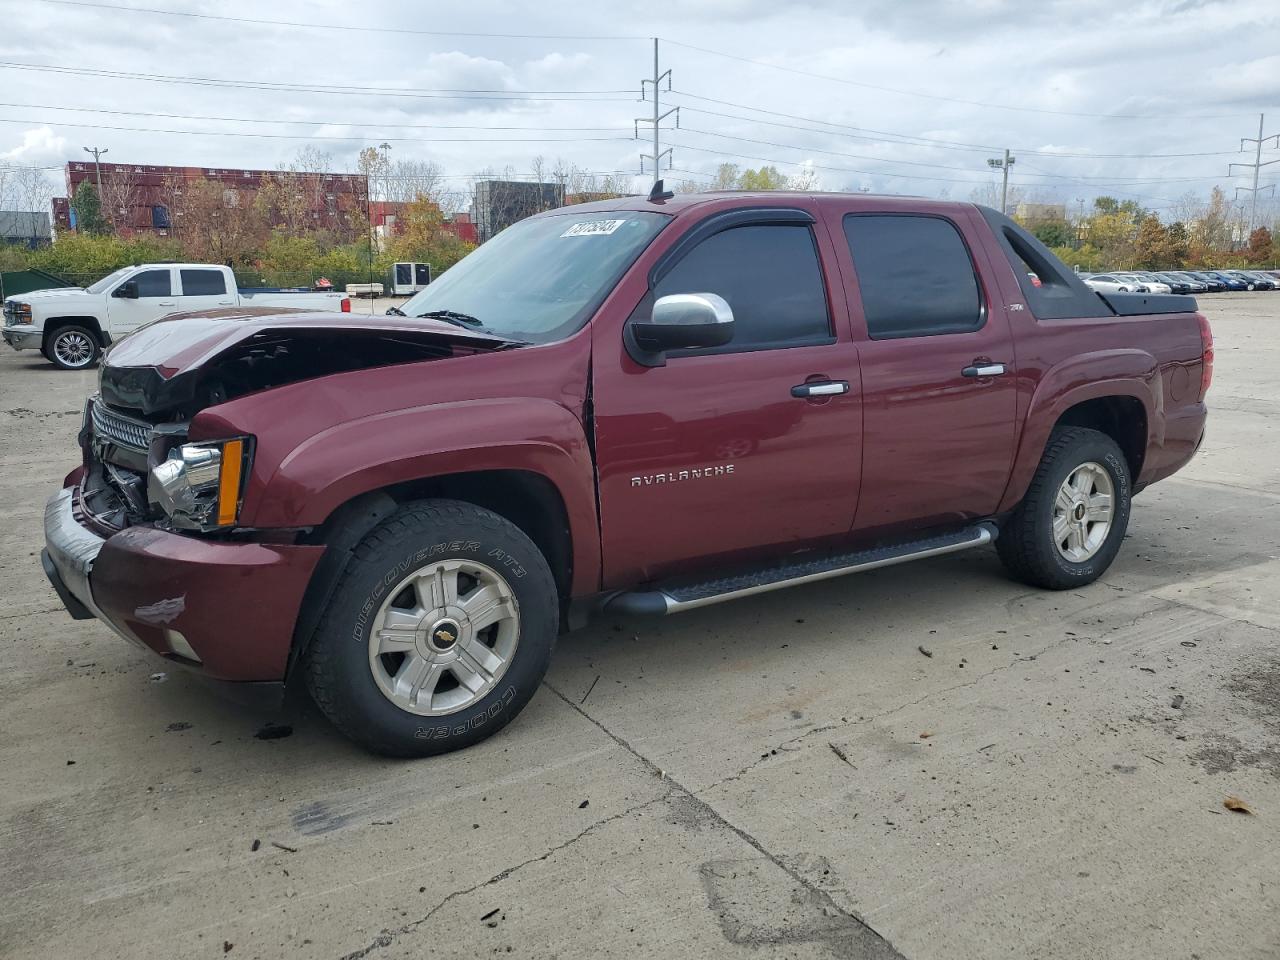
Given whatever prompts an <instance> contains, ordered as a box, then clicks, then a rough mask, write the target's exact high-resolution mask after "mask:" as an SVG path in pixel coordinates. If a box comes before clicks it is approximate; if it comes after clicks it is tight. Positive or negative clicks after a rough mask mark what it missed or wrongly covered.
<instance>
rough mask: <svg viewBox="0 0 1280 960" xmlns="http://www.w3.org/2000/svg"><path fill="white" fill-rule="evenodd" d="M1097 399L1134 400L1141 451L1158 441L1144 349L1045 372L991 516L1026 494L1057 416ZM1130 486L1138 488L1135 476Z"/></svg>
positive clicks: (1156, 388)
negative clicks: (1142, 434)
mask: <svg viewBox="0 0 1280 960" xmlns="http://www.w3.org/2000/svg"><path fill="white" fill-rule="evenodd" d="M1103 397H1129V398H1132V399H1135V400H1137V401H1138V402H1139V403H1141V404H1142V408H1143V411H1144V412H1145V414H1146V418H1147V441H1146V448H1147V449H1148V450H1150V449H1151V446H1152V444H1153V443H1154V444H1160V443H1162V442H1163V439H1164V387H1163V382H1162V380H1161V378H1160V365H1159V363H1158V361H1157V360H1156V358H1155V357H1154V356H1152V355H1151V354H1150V353H1147V352H1146V351H1145V350H1134V349H1116V350H1099V351H1094V352H1091V353H1086V354H1082V355H1079V356H1075V357H1072V358H1071V359H1069V360H1066V361H1064V362H1062V363H1060V364H1058V365H1057V366H1055V367H1051V368H1050V369H1049V370H1047V371H1045V374H1044V376H1043V377H1041V378H1040V381H1039V383H1038V384H1037V385H1036V388H1035V392H1034V393H1032V395H1031V402H1030V404H1029V405H1028V408H1027V413H1026V416H1025V417H1024V418H1023V424H1022V432H1021V436H1020V437H1019V441H1018V450H1017V453H1016V454H1015V456H1014V461H1013V470H1012V471H1011V473H1010V475H1009V483H1008V485H1007V486H1006V487H1005V492H1004V496H1003V497H1002V498H1001V501H1000V506H999V508H998V511H997V512H999V513H1007V512H1008V511H1010V510H1012V509H1013V508H1014V507H1016V506H1017V505H1018V503H1019V502H1020V501H1021V500H1022V498H1023V496H1025V495H1026V492H1027V488H1028V487H1029V486H1030V485H1031V479H1032V477H1034V476H1035V472H1036V468H1037V467H1039V465H1040V458H1041V456H1043V454H1044V450H1045V447H1046V446H1047V445H1048V443H1049V435H1050V434H1051V433H1052V432H1053V428H1054V425H1055V424H1057V422H1058V420H1059V419H1060V418H1061V417H1062V415H1063V414H1064V413H1066V412H1067V411H1068V410H1069V409H1071V408H1072V407H1074V406H1075V405H1076V404H1079V403H1084V402H1085V401H1087V400H1097V399H1100V398H1103ZM1133 481H1134V483H1135V485H1136V484H1138V478H1137V477H1134V478H1133Z"/></svg>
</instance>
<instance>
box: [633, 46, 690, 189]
mask: <svg viewBox="0 0 1280 960" xmlns="http://www.w3.org/2000/svg"><path fill="white" fill-rule="evenodd" d="M663 80H666V81H667V92H670V91H671V71H670V70H661V71H660V68H659V65H658V38H657V37H654V38H653V77H652V78H650V79H645V80H641V81H640V99H641V100H647V99H648V97H646V96H645V94H646V92H647V91H648V89H649V88H648V87H647V86H646V84H652V85H653V116H652V117H636V122H635V128H636V139H637V140H639V139H640V124H642V123H651V124H653V153H642V154H640V172H641V173H644V162H645V160H650V161H652V163H653V179H654V181H655V182H656V181H658V180H660V179H661V178H662V158H663V157H666V158H667V168H668V169H670V167H671V148H670V147H667V149H665V150H663V149H662V141H661V130H662V121H663V120H665V119H666V118H667V117H669V116H671V115H672V114H673V113H674V114H675V115H676V126H677V127H678V126H680V108H679V107H672V108H671V109H669V110H667V111H666V113H663V112H662V108H661V105H660V104H659V99H660V97H659V93H660V88H661V85H662V81H663Z"/></svg>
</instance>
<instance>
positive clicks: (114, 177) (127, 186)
mask: <svg viewBox="0 0 1280 960" xmlns="http://www.w3.org/2000/svg"><path fill="white" fill-rule="evenodd" d="M101 200H102V216H103V218H104V219H106V221H107V222H108V223H110V224H111V229H112V232H114V233H116V234H117V235H118V234H120V233H124V232H127V231H129V229H130V228H131V227H132V226H133V214H134V209H135V208H136V207H138V206H139V204H140V203H141V202H142V183H141V180H140V179H139V177H138V175H137V174H136V173H134V171H132V170H130V169H129V168H128V167H123V166H115V167H113V168H111V169H110V170H107V171H106V172H104V173H103V175H102V197H101Z"/></svg>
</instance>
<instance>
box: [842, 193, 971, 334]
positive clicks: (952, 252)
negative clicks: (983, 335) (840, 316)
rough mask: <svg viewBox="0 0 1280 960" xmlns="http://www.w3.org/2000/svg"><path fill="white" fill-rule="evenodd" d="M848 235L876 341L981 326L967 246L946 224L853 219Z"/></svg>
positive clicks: (846, 222) (934, 220)
mask: <svg viewBox="0 0 1280 960" xmlns="http://www.w3.org/2000/svg"><path fill="white" fill-rule="evenodd" d="M844 235H845V239H846V240H848V242H849V252H850V254H852V256H853V266H854V268H855V269H856V270H857V271H858V287H859V289H861V291H862V309H863V312H864V313H865V314H866V318H867V331H868V332H869V333H870V334H871V338H872V339H873V340H884V339H889V338H891V337H925V336H932V335H935V334H940V333H960V332H963V331H967V330H977V329H978V328H979V327H981V326H982V306H981V302H980V300H979V297H978V281H977V278H975V277H974V275H973V263H972V262H971V261H970V260H969V251H968V248H967V247H965V245H964V241H963V240H961V239H960V233H959V231H957V230H956V228H955V227H953V226H952V225H951V224H950V223H948V222H947V221H946V220H940V219H938V218H937V217H909V216H908V217H896V216H848V217H845V218H844Z"/></svg>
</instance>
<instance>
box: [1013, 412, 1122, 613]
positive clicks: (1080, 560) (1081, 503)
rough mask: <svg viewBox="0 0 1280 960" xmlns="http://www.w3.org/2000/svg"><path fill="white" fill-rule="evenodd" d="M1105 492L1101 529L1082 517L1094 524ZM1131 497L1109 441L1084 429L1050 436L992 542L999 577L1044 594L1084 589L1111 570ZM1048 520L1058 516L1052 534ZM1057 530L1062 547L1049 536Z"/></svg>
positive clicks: (1061, 429) (1052, 522) (1118, 457)
mask: <svg viewBox="0 0 1280 960" xmlns="http://www.w3.org/2000/svg"><path fill="white" fill-rule="evenodd" d="M1071 478H1074V479H1075V481H1076V486H1075V487H1074V488H1073V489H1072V491H1071V492H1068V491H1067V490H1065V489H1064V485H1065V484H1066V483H1067V481H1068V479H1071ZM1108 485H1109V487H1110V507H1111V510H1110V517H1109V520H1108V525H1107V526H1106V527H1105V528H1104V527H1102V526H1100V525H1099V522H1098V521H1096V520H1091V519H1090V511H1095V512H1096V515H1097V516H1098V517H1101V510H1100V505H1101V501H1100V500H1097V499H1096V497H1098V496H1099V495H1101V494H1104V493H1106V490H1107V487H1108ZM1132 491H1133V483H1132V481H1131V479H1130V476H1129V465H1128V462H1127V461H1126V460H1125V457H1124V454H1123V453H1122V452H1121V450H1120V448H1119V446H1117V445H1116V442H1115V441H1114V440H1112V439H1111V438H1110V437H1108V436H1107V435H1106V434H1105V433H1100V432H1098V431H1097V430H1090V429H1087V428H1085V427H1059V428H1058V429H1056V430H1054V431H1053V433H1052V434H1051V435H1050V437H1049V442H1048V444H1047V445H1046V446H1045V451H1044V455H1043V456H1042V457H1041V458H1040V465H1039V466H1038V467H1037V468H1036V472H1035V476H1034V477H1032V480H1031V485H1030V486H1029V487H1028V488H1027V493H1026V496H1025V497H1023V499H1022V502H1021V503H1020V504H1019V505H1018V507H1017V509H1016V510H1014V512H1013V515H1012V516H1011V517H1010V518H1009V519H1008V520H1007V521H1006V522H1005V524H1004V526H1003V527H1002V528H1001V530H1000V536H999V538H998V539H997V540H996V549H997V552H998V553H999V554H1000V559H1001V560H1002V561H1003V562H1004V566H1005V569H1006V570H1007V571H1008V572H1009V574H1010V575H1011V576H1013V577H1014V578H1015V579H1017V580H1021V581H1023V582H1024V583H1029V584H1031V585H1032V586H1037V587H1045V588H1046V589H1049V590H1067V589H1070V588H1072V587H1079V586H1083V585H1084V584H1087V583H1092V582H1093V581H1094V580H1096V579H1098V577H1100V576H1102V574H1103V573H1105V572H1106V570H1107V568H1108V567H1109V566H1111V562H1112V561H1113V560H1114V559H1115V558H1116V554H1117V553H1118V552H1119V550H1120V544H1121V543H1122V542H1123V541H1124V535H1125V530H1126V529H1128V526H1129V512H1130V509H1131V507H1132V496H1133V493H1132ZM1060 494H1061V495H1062V496H1063V498H1064V500H1063V501H1060V500H1059V496H1060ZM1080 510H1083V511H1084V516H1080V515H1079V513H1078V512H1077V511H1080ZM1055 513H1057V514H1059V515H1060V516H1059V519H1058V521H1057V524H1058V526H1056V527H1055ZM1064 521H1065V522H1064ZM1064 527H1065V529H1066V530H1067V531H1068V539H1067V540H1066V541H1064V542H1060V541H1059V539H1058V537H1057V536H1056V534H1058V533H1061V531H1062V530H1063V529H1064Z"/></svg>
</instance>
